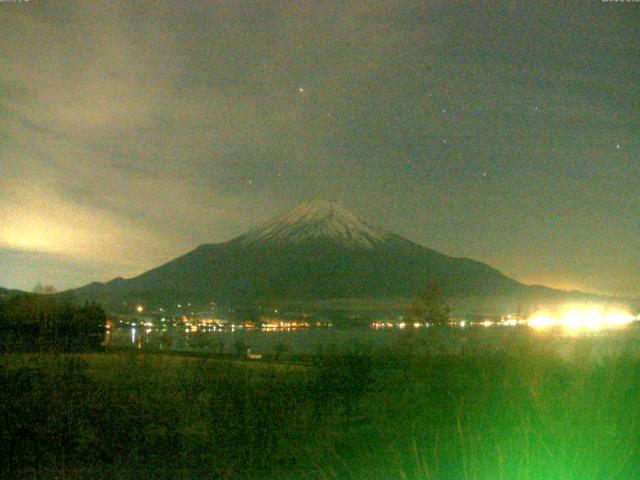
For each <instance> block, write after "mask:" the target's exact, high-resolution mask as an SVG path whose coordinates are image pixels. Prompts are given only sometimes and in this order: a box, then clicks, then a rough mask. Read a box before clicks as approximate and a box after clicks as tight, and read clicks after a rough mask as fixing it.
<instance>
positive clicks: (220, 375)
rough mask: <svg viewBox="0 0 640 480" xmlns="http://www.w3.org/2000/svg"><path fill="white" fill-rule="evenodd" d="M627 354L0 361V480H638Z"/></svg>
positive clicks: (636, 371) (633, 375) (528, 350)
mask: <svg viewBox="0 0 640 480" xmlns="http://www.w3.org/2000/svg"><path fill="white" fill-rule="evenodd" d="M639 404H640V362H638V361H637V360H634V359H632V358H630V357H629V358H625V357H621V358H617V359H609V360H606V361H603V362H599V363H584V364H580V362H578V363H572V364H569V363H566V362H564V361H562V360H560V359H557V358H555V357H554V356H553V355H551V354H545V353H544V352H542V351H541V350H540V349H538V348H536V347H535V346H532V345H527V346H523V345H520V346H514V347H513V349H512V350H510V351H507V352H500V353H494V354H484V355H483V354H474V355H468V356H465V355H459V356H452V357H448V356H434V357H416V356H405V355H401V354H399V353H397V352H396V353H393V354H386V355H384V354H380V355H375V356H361V355H342V356H331V357H323V358H322V359H319V360H317V362H316V364H315V365H313V366H306V367H300V368H293V367H291V366H286V367H281V366H280V367H279V366H277V365H274V366H269V365H267V366H265V365H259V364H254V363H250V362H244V363H243V362H222V361H218V360H213V359H207V358H192V357H181V356H167V355H144V354H137V353H130V354H127V353H118V354H65V355H58V354H5V355H3V356H1V357H0V449H1V450H2V451H0V466H1V471H0V472H1V474H2V475H3V476H4V477H8V478H137V479H145V478H150V479H151V478H153V479H158V478H198V479H202V478H212V479H213V478H228V479H231V478H264V479H271V478H273V479H280V478H283V479H288V478H291V479H294V478H309V479H334V478H337V479H343V478H344V479H383V478H389V479H396V478H405V479H436V480H439V479H452V480H453V479H455V480H460V479H487V480H495V479H531V480H540V479H581V480H583V479H605V478H606V479H616V478H619V479H630V478H640V451H638V439H639V438H640V423H639V420H640V417H639V416H638V413H637V412H638V407H640V405H639Z"/></svg>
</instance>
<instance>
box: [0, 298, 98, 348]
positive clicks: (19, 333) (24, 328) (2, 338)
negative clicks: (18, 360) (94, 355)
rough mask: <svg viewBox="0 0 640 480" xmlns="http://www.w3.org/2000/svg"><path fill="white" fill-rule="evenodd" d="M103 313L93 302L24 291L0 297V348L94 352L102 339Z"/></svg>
mask: <svg viewBox="0 0 640 480" xmlns="http://www.w3.org/2000/svg"><path fill="white" fill-rule="evenodd" d="M105 323H106V314H105V312H104V310H103V309H102V307H101V306H100V305H98V304H96V303H85V304H84V305H78V304H77V303H76V302H75V301H74V300H73V299H72V298H71V297H67V296H61V295H41V294H24V295H17V296H13V297H9V298H5V299H0V351H4V352H16V351H17V352H20V351H23V352H24V351H58V352H78V351H95V350H99V349H100V348H101V344H102V342H103V340H104V333H105Z"/></svg>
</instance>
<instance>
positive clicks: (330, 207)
mask: <svg viewBox="0 0 640 480" xmlns="http://www.w3.org/2000/svg"><path fill="white" fill-rule="evenodd" d="M391 236H392V234H391V233H389V232H387V231H385V230H383V229H381V228H378V227H374V226H371V225H368V224H366V223H364V222H363V221H361V220H360V219H359V218H358V217H356V216H355V215H354V214H353V213H352V212H350V211H349V210H347V209H345V208H343V207H342V206H341V205H340V204H338V203H337V202H332V201H327V200H320V199H313V200H308V201H306V202H304V203H302V204H300V205H298V206H297V207H295V208H294V209H293V210H290V211H289V212H288V213H286V214H285V215H283V216H282V217H279V218H276V219H275V220H272V221H270V222H267V223H266V224H264V225H262V226H260V227H258V228H256V229H254V230H252V231H250V232H248V233H247V234H245V235H243V236H241V237H240V238H239V239H238V241H240V242H241V243H242V244H244V245H248V244H254V243H272V244H275V243H277V244H283V243H288V244H299V243H303V242H307V241H310V240H329V241H332V242H335V243H337V244H340V245H344V246H349V247H359V248H373V247H374V245H376V244H379V243H382V242H384V241H386V240H388V239H389V238H391Z"/></svg>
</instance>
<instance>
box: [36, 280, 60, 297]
mask: <svg viewBox="0 0 640 480" xmlns="http://www.w3.org/2000/svg"><path fill="white" fill-rule="evenodd" d="M33 293H40V294H45V295H50V294H52V293H56V287H54V286H53V285H43V284H42V283H40V282H38V284H37V285H36V286H35V287H33Z"/></svg>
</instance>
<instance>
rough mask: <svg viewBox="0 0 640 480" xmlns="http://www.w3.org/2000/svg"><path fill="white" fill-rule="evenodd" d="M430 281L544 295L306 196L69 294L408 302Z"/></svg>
mask: <svg viewBox="0 0 640 480" xmlns="http://www.w3.org/2000/svg"><path fill="white" fill-rule="evenodd" d="M433 282H435V283H438V284H440V285H441V286H442V287H443V288H444V290H445V291H446V292H447V293H448V294H449V295H451V296H465V297H469V296H479V297H482V296H496V295H517V294H520V293H523V292H526V291H529V290H530V289H532V288H538V289H543V287H528V286H525V285H523V284H521V283H519V282H517V281H515V280H513V279H511V278H509V277H507V276H505V275H503V274H502V273H501V272H499V271H498V270H496V269H494V268H492V267H490V266H489V265H486V264H484V263H482V262H478V261H475V260H471V259H468V258H456V257H451V256H447V255H443V254H441V253H438V252H436V251H434V250H431V249H429V248H427V247H424V246H422V245H419V244H417V243H414V242H412V241H410V240H407V239H405V238H403V237H401V236H399V235H396V234H394V233H392V232H389V231H387V230H385V229H383V228H379V227H376V226H372V225H369V224H368V223H365V222H363V221H362V220H360V219H359V218H358V217H357V216H356V215H354V214H353V213H351V212H350V211H348V210H346V209H344V208H343V207H342V206H340V205H339V204H337V203H334V202H328V201H324V200H310V201H308V202H305V203H303V204H301V205H299V206H298V207H296V208H294V209H293V210H291V211H290V212H288V213H286V214H285V215H283V216H282V217H280V218H276V219H274V220H272V221H269V222H267V223H265V224H264V225H262V226H260V227H258V228H255V229H253V230H251V231H249V232H247V233H245V234H243V235H240V236H239V237H236V238H234V239H231V240H229V241H227V242H224V243H215V244H205V245H201V246H199V247H197V248H196V249H194V250H192V251H191V252H189V253H187V254H185V255H183V256H181V257H178V258H176V259H174V260H172V261H170V262H168V263H165V264H164V265H161V266H159V267H157V268H154V269H152V270H149V271H147V272H145V273H143V274H141V275H139V276H137V277H134V278H130V279H122V278H117V279H114V280H111V281H110V282H107V283H92V284H89V285H86V286H84V287H81V288H79V289H77V290H75V291H74V294H75V295H76V296H77V297H79V298H81V299H86V300H97V301H100V302H102V303H105V304H107V305H111V306H114V305H122V304H123V303H129V304H132V303H134V302H135V303H138V302H140V303H143V304H145V305H170V304H174V303H180V302H182V303H185V302H187V301H188V302H190V303H192V304H194V305H208V304H209V303H210V302H212V301H213V302H216V303H223V304H228V305H254V304H257V303H259V302H271V301H273V302H275V301H287V300H290V301H308V300H313V301H318V300H331V299H345V298H350V299H353V298H401V297H402V298H406V297H413V296H414V295H415V294H416V293H417V292H418V291H419V290H420V289H421V288H423V287H424V286H425V285H427V284H429V283H433ZM546 290H549V291H550V289H546Z"/></svg>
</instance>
